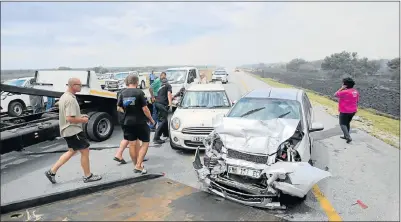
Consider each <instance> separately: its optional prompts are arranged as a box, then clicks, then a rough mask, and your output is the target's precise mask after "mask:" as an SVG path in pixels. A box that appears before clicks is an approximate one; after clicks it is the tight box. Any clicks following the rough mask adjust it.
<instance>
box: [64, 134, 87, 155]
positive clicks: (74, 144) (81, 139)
mask: <svg viewBox="0 0 401 222" xmlns="http://www.w3.org/2000/svg"><path fill="white" fill-rule="evenodd" d="M64 139H65V141H67V145H68V148H71V149H73V150H75V151H76V150H83V149H86V148H89V146H90V143H89V141H88V139H87V138H86V136H85V134H84V132H80V133H78V134H75V135H73V136H68V137H64Z"/></svg>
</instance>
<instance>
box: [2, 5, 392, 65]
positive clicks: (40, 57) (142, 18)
mask: <svg viewBox="0 0 401 222" xmlns="http://www.w3.org/2000/svg"><path fill="white" fill-rule="evenodd" d="M342 50H349V51H356V52H358V53H359V54H360V55H361V56H366V57H368V58H393V57H397V56H399V3H380V2H370V3H369V2H358V3H351V2H349V3H344V2H326V3H323V2H316V3H310V2H295V3H294V2H287V3H285V2H278V3H274V2H270V3H269V2H264V3H251V2H250V3H228V2H226V3H213V2H212V3H211V2H209V3H200V2H199V3H189V2H182V3H171V2H170V3H167V2H165V3H158V2H153V3H152V2H147V3H134V2H130V3H124V2H116V3H111V2H105V3H102V2H97V3H88V2H86V3H84V2H67V3H60V2H59V3H54V2H53V3H49V2H47V3H46V2H40V3H27V2H15V3H11V2H8V3H4V2H2V3H1V68H2V69H14V68H23V69H24V68H55V67H59V66H70V67H91V66H97V65H103V66H142V65H176V64H199V65H203V64H219V65H227V66H235V65H241V64H246V63H258V62H266V63H269V62H286V61H289V60H291V59H292V58H295V57H303V58H305V59H307V60H315V59H322V58H324V57H325V56H326V55H330V54H331V53H335V52H340V51H342Z"/></svg>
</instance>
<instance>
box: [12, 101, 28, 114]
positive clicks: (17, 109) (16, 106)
mask: <svg viewBox="0 0 401 222" xmlns="http://www.w3.org/2000/svg"><path fill="white" fill-rule="evenodd" d="M24 110H25V105H24V104H23V103H22V102H20V101H13V102H11V103H10V105H8V115H10V116H13V117H17V116H21V115H22V113H24Z"/></svg>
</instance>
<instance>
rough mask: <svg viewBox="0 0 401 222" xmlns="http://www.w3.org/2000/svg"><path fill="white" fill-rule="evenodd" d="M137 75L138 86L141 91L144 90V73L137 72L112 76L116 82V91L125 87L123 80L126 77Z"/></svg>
mask: <svg viewBox="0 0 401 222" xmlns="http://www.w3.org/2000/svg"><path fill="white" fill-rule="evenodd" d="M131 74H134V75H138V78H139V81H138V86H139V88H141V89H145V88H146V74H145V73H138V72H137V71H129V72H119V73H116V74H115V75H114V79H116V80H117V81H118V89H123V88H125V87H126V85H125V83H124V80H125V78H126V77H127V76H128V75H131Z"/></svg>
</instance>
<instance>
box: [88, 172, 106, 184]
mask: <svg viewBox="0 0 401 222" xmlns="http://www.w3.org/2000/svg"><path fill="white" fill-rule="evenodd" d="M101 179H102V177H101V176H99V175H94V174H93V173H91V175H90V176H88V177H85V176H84V177H83V180H84V183H88V182H94V181H98V180H101Z"/></svg>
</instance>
